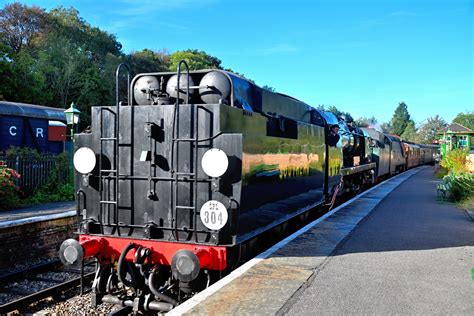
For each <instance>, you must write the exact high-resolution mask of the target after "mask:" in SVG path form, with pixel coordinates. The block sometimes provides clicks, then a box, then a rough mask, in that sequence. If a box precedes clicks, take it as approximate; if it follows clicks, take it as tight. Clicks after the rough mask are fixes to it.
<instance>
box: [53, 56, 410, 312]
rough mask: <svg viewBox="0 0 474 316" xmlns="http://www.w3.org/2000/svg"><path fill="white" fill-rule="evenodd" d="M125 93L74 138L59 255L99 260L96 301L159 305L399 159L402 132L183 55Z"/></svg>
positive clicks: (98, 110)
mask: <svg viewBox="0 0 474 316" xmlns="http://www.w3.org/2000/svg"><path fill="white" fill-rule="evenodd" d="M181 66H184V67H185V68H186V69H185V71H184V72H182V71H181ZM119 70H120V67H119V69H118V70H117V73H118V72H119ZM119 90H120V89H119V87H118V79H117V91H119ZM128 91H129V92H128V95H127V100H124V101H122V102H119V100H118V92H117V105H116V106H104V107H94V108H92V115H91V117H92V125H91V128H90V130H89V131H88V132H85V133H82V134H79V135H76V137H75V154H74V165H75V169H76V171H77V172H76V188H77V205H78V216H79V227H78V236H79V238H78V241H76V240H73V239H70V240H67V241H65V242H64V243H63V244H62V245H61V249H60V257H61V259H62V261H63V262H64V263H66V264H77V263H80V262H83V260H84V259H85V258H90V257H96V258H97V260H98V262H99V268H98V271H97V273H96V277H95V282H94V285H93V293H94V295H93V300H94V302H93V303H94V304H99V303H101V302H109V303H116V304H122V305H129V306H133V307H134V308H135V310H139V309H140V310H157V311H167V310H170V309H171V308H172V307H173V306H174V305H176V304H177V302H178V301H179V300H180V299H182V298H183V297H187V296H189V295H192V293H194V292H197V291H199V290H201V289H203V288H205V287H206V286H208V285H209V283H210V282H212V281H213V280H215V279H217V278H219V277H220V275H221V274H222V273H225V272H228V271H229V270H231V269H233V268H234V267H235V266H236V265H237V264H238V263H239V256H240V255H241V253H240V252H241V251H242V247H244V246H245V245H249V244H250V243H251V242H253V241H255V240H257V239H258V237H259V236H262V234H264V233H265V232H268V231H271V230H272V229H273V228H275V227H280V228H281V227H284V226H282V225H283V224H284V223H287V222H289V221H290V220H291V219H292V218H295V217H298V216H300V215H301V214H303V213H305V212H308V211H310V210H312V209H314V208H315V207H318V206H321V205H323V204H327V203H331V202H332V203H333V202H334V199H335V197H336V196H337V195H339V194H342V193H343V192H347V191H355V192H356V191H358V190H360V189H362V188H363V187H364V186H365V185H368V184H371V183H374V182H376V181H377V180H378V179H380V178H383V177H384V176H387V175H390V174H393V173H396V172H400V171H402V170H404V169H405V167H406V165H407V162H406V161H407V153H406V152H405V150H404V148H403V146H402V143H401V141H400V140H397V139H396V138H394V137H391V138H389V137H388V136H387V135H384V134H382V133H378V132H375V131H373V130H363V129H357V128H352V126H350V124H349V125H348V124H346V123H344V122H343V121H341V120H339V119H338V118H337V117H336V116H335V115H333V114H332V113H329V112H325V111H319V110H317V109H315V108H313V107H311V106H309V105H307V104H305V103H303V102H301V101H298V100H296V99H294V98H292V97H289V96H286V95H282V94H279V93H274V92H271V91H268V90H265V89H262V88H260V87H258V86H256V85H255V84H253V83H251V82H250V81H248V80H246V79H244V78H242V77H239V76H237V75H235V74H232V73H229V72H226V71H221V70H202V71H193V72H189V71H187V65H186V63H185V62H184V61H182V62H180V64H179V67H178V71H177V73H147V74H139V75H137V76H136V77H135V78H133V80H132V81H131V82H130V80H129V82H128ZM397 146H398V147H397ZM392 148H393V149H392ZM392 156H393V157H396V158H397V159H395V158H391V157H392ZM390 161H392V162H394V163H395V161H397V163H399V165H393V166H392V168H390ZM381 166H383V167H381ZM386 166H388V168H387V167H386ZM130 290H131V291H130Z"/></svg>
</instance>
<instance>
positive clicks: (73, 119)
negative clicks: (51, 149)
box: [64, 102, 81, 141]
mask: <svg viewBox="0 0 474 316" xmlns="http://www.w3.org/2000/svg"><path fill="white" fill-rule="evenodd" d="M64 114H66V122H67V125H71V140H72V141H74V125H77V124H78V123H79V115H80V114H81V111H79V110H78V109H76V108H75V107H74V102H72V103H71V107H70V108H69V109H67V110H65V111H64Z"/></svg>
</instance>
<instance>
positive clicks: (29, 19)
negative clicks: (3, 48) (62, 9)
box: [0, 2, 47, 53]
mask: <svg viewBox="0 0 474 316" xmlns="http://www.w3.org/2000/svg"><path fill="white" fill-rule="evenodd" d="M46 20H47V14H46V12H45V11H44V10H43V9H41V8H38V7H37V6H32V7H28V6H26V5H23V4H21V3H19V2H14V3H12V4H7V5H6V6H5V7H4V8H3V9H2V10H0V39H1V41H2V42H3V43H4V44H5V45H7V46H8V47H10V48H11V50H12V53H18V52H19V51H20V50H21V49H22V48H23V47H24V46H27V47H28V46H30V44H31V42H32V40H33V38H34V37H35V36H37V35H38V34H39V33H40V31H41V30H42V29H43V27H44V26H45V23H46Z"/></svg>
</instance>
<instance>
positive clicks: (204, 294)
mask: <svg viewBox="0 0 474 316" xmlns="http://www.w3.org/2000/svg"><path fill="white" fill-rule="evenodd" d="M420 170H421V167H417V168H415V169H411V170H408V171H406V172H404V173H401V174H399V175H396V176H394V177H392V178H390V179H388V180H387V181H384V182H382V183H379V184H377V185H376V186H374V187H372V188H370V189H368V190H367V191H364V192H362V193H361V194H359V195H357V196H355V197H353V198H352V199H350V200H349V201H346V202H345V203H343V204H341V205H339V206H338V207H336V208H335V209H333V210H331V211H330V212H328V213H326V214H324V215H323V216H321V217H320V218H318V219H316V220H314V221H312V222H311V223H309V224H308V225H306V226H304V227H303V228H301V229H300V230H298V231H296V232H295V233H293V234H291V235H290V236H288V237H286V238H285V239H283V240H282V241H280V242H279V243H277V244H275V245H273V247H271V248H269V249H267V250H265V251H264V252H262V253H261V254H259V255H258V256H256V257H255V258H253V259H251V260H249V261H247V262H246V263H244V264H243V265H241V266H240V267H239V268H237V269H235V270H234V271H232V272H231V273H230V274H229V275H227V276H226V277H224V278H222V279H221V280H219V281H217V282H216V283H214V284H213V285H211V286H210V287H208V288H207V289H205V290H203V291H201V292H199V293H198V294H196V295H194V296H193V297H192V298H190V299H189V300H187V301H185V302H184V303H182V304H180V305H178V306H177V307H175V308H174V309H173V310H171V311H170V312H168V313H167V314H166V315H168V316H174V315H182V314H184V313H186V312H189V311H190V310H191V309H192V308H194V307H195V306H196V305H198V304H199V303H201V302H203V301H204V300H205V299H207V298H208V297H209V296H211V295H213V294H214V293H216V292H217V291H219V290H220V289H221V288H223V287H224V286H225V285H227V284H229V283H230V282H232V281H233V280H235V279H237V278H238V277H240V276H241V275H242V274H244V273H245V272H246V271H248V270H249V269H250V268H252V267H253V266H254V265H256V264H257V263H259V262H261V261H262V260H264V259H266V258H268V257H269V256H270V255H271V254H273V253H275V252H276V251H277V250H279V249H281V248H283V247H284V246H286V245H287V244H288V243H289V242H291V241H292V240H293V239H295V238H296V237H298V236H300V235H302V234H304V233H305V232H307V231H308V230H310V229H311V228H313V227H314V226H316V225H317V224H319V223H321V222H322V221H324V220H325V219H326V218H328V217H329V216H331V215H333V214H334V213H336V212H338V211H339V210H341V209H342V208H344V207H345V206H347V205H349V204H351V203H352V202H354V201H355V200H357V199H359V198H361V197H363V196H364V195H366V194H367V193H369V192H371V191H373V190H375V189H376V188H378V187H379V186H381V185H382V184H389V183H391V182H393V181H395V180H400V181H399V182H398V183H396V184H395V186H394V187H393V188H391V189H390V190H389V191H388V192H387V194H386V195H385V196H387V195H388V193H390V192H392V191H393V190H394V189H395V188H397V187H398V186H399V185H400V184H401V183H402V182H403V181H405V180H406V179H408V178H409V177H411V176H412V175H414V174H415V173H417V172H418V171H420ZM401 176H405V177H404V178H401V179H399V177H401ZM385 196H384V197H385ZM382 199H383V198H382ZM382 199H380V200H382ZM379 202H380V201H379ZM377 204H378V203H377ZM375 206H376V205H374V208H375Z"/></svg>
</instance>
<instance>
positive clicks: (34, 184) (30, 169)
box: [0, 155, 70, 191]
mask: <svg viewBox="0 0 474 316" xmlns="http://www.w3.org/2000/svg"><path fill="white" fill-rule="evenodd" d="M0 161H3V162H5V164H6V165H7V167H8V168H12V169H15V170H16V171H17V172H18V173H19V174H20V176H21V177H20V178H19V179H16V182H17V183H16V184H17V186H19V187H20V189H21V190H22V191H32V190H34V189H36V188H39V187H41V186H43V185H45V184H46V183H48V181H51V177H52V176H53V175H55V177H57V178H56V179H61V180H64V182H67V181H69V177H70V165H69V164H68V163H66V164H65V163H61V162H60V161H59V157H58V156H55V155H41V156H39V157H31V156H21V155H17V156H14V157H12V156H8V157H6V156H1V155H0Z"/></svg>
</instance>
